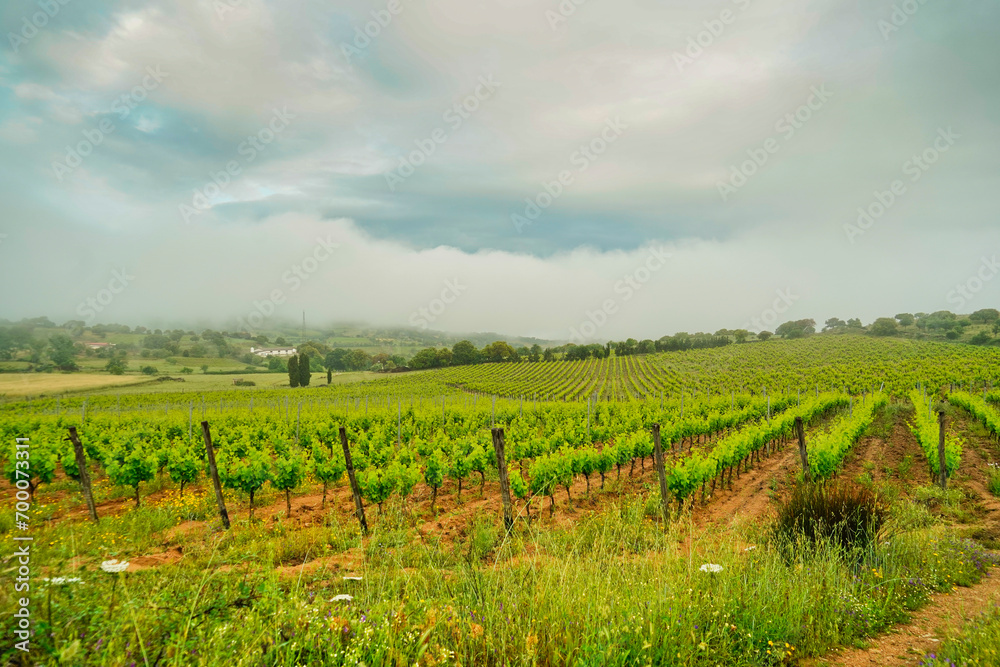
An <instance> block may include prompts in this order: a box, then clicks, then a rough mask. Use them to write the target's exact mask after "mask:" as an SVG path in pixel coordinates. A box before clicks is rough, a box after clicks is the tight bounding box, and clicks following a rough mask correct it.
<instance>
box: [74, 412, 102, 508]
mask: <svg viewBox="0 0 1000 667" xmlns="http://www.w3.org/2000/svg"><path fill="white" fill-rule="evenodd" d="M69 439H70V442H72V443H73V453H74V454H76V468H77V470H79V471H80V486H82V487H83V497H84V498H85V499H86V501H87V511H88V512H90V518H91V519H93V520H94V523H97V521H98V519H97V506H96V505H95V504H94V492H93V490H91V488H90V473H89V472H88V471H87V457H86V456H84V454H83V443H82V442H80V436H79V435H77V432H76V427H75V426H70V427H69Z"/></svg>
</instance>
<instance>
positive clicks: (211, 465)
mask: <svg viewBox="0 0 1000 667" xmlns="http://www.w3.org/2000/svg"><path fill="white" fill-rule="evenodd" d="M201 437H202V439H203V440H204V441H205V453H206V454H208V472H209V474H210V475H211V476H212V486H213V487H215V502H216V504H218V506H219V516H220V517H221V518H222V525H223V527H224V528H225V529H226V530H229V512H227V511H226V501H225V499H223V497H222V482H220V481H219V468H218V466H216V465H215V448H214V447H212V433H211V432H210V431H209V430H208V422H207V421H203V422H202V423H201Z"/></svg>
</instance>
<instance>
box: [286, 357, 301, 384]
mask: <svg viewBox="0 0 1000 667" xmlns="http://www.w3.org/2000/svg"><path fill="white" fill-rule="evenodd" d="M288 386H289V387H298V386H299V359H298V357H296V356H295V355H292V356H290V357H288Z"/></svg>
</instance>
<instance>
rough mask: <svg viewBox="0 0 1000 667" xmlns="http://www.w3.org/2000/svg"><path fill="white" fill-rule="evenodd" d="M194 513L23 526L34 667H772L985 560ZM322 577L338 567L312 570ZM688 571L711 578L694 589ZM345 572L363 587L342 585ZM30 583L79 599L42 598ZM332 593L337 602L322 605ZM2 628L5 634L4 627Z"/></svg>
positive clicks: (711, 540)
mask: <svg viewBox="0 0 1000 667" xmlns="http://www.w3.org/2000/svg"><path fill="white" fill-rule="evenodd" d="M234 502H235V500H234ZM212 504H213V501H212V499H211V498H210V497H209V496H207V495H198V494H186V496H185V497H184V498H181V497H179V496H177V495H176V494H173V495H172V496H169V497H168V498H167V499H165V500H164V501H163V502H161V503H159V504H152V503H149V504H146V505H144V506H143V507H141V508H139V509H138V510H131V511H128V512H125V513H123V514H121V515H120V516H117V517H107V518H105V519H102V521H101V523H100V524H99V525H93V524H90V523H89V522H86V523H85V522H76V523H65V522H64V523H55V524H44V523H42V522H38V523H37V524H36V525H37V528H36V533H35V535H36V541H35V543H34V548H35V551H34V552H33V555H32V558H33V560H32V562H33V563H37V564H38V567H40V568H44V569H43V570H36V571H35V576H36V577H38V579H36V581H37V582H38V584H37V585H39V586H40V590H41V592H40V593H39V594H38V595H37V596H36V597H33V598H32V599H33V605H34V607H33V609H34V618H35V623H36V630H37V633H36V635H35V637H34V639H33V646H34V647H36V648H35V658H36V660H37V661H38V662H39V663H46V664H55V663H56V662H57V659H58V661H59V664H66V665H120V664H129V663H131V662H133V661H134V662H136V663H137V664H143V663H144V661H145V660H147V659H148V661H149V664H152V663H153V662H155V661H157V660H158V661H159V662H158V663H157V664H165V665H186V664H192V662H198V663H201V664H227V665H237V664H254V665H286V664H332V665H339V664H355V663H356V662H357V661H359V660H360V661H363V662H365V663H366V664H370V665H378V664H387V663H392V662H395V661H397V660H398V661H399V664H404V663H405V664H408V665H412V664H414V663H415V662H419V664H421V665H424V664H439V663H440V662H441V661H442V660H443V659H445V658H447V659H448V661H449V662H450V661H451V658H452V656H454V657H456V658H458V659H460V660H461V662H462V663H463V664H476V665H500V664H509V665H564V664H581V665H591V664H602V665H625V664H646V662H647V661H653V660H668V661H669V663H670V664H680V665H715V664H724V665H734V666H737V667H740V666H749V665H778V664H785V663H787V662H789V661H793V660H794V659H795V658H798V657H800V656H801V657H805V656H810V655H820V654H823V653H825V652H826V651H828V650H829V649H831V648H832V647H834V646H837V645H841V644H847V645H851V644H857V643H859V642H863V641H864V640H865V639H866V638H867V637H871V636H874V635H876V634H878V633H879V632H882V631H884V630H886V629H887V628H889V627H890V626H891V625H892V624H894V623H896V622H898V621H900V620H903V619H905V618H906V615H907V613H908V611H910V610H913V609H916V608H917V607H919V606H920V605H921V604H923V603H925V602H926V600H927V599H928V596H929V594H930V593H931V592H933V591H944V590H950V589H951V587H952V586H955V585H969V584H972V583H974V582H975V581H977V580H978V579H979V578H980V577H981V576H982V575H983V571H984V570H985V569H986V562H987V560H988V559H987V557H986V556H984V555H983V554H982V552H981V550H980V549H979V548H978V547H976V546H975V545H973V544H971V543H969V542H965V541H960V540H957V539H955V538H954V537H953V536H952V534H951V533H950V532H949V531H948V530H947V529H945V528H943V527H940V526H938V527H930V528H927V527H921V528H918V529H913V530H902V529H899V530H896V531H894V532H893V533H892V534H887V535H886V537H885V538H884V539H882V540H881V541H879V542H877V543H874V544H872V545H871V546H870V547H868V548H867V549H866V550H865V551H864V553H863V557H862V559H861V560H860V561H859V560H858V559H857V556H856V555H854V556H851V557H847V556H845V555H844V554H843V553H842V552H841V551H840V550H839V548H837V547H836V546H834V545H831V544H830V543H826V542H823V541H819V542H817V543H816V544H813V545H809V546H806V545H799V548H797V549H795V550H794V553H795V554H796V556H795V558H794V559H793V560H792V561H787V560H786V557H785V556H783V554H787V553H788V550H787V549H785V548H783V545H782V544H781V543H780V542H774V541H769V540H768V539H767V538H766V536H765V532H766V531H765V530H763V529H761V528H757V529H753V528H750V529H747V530H748V531H749V532H740V533H733V532H729V531H727V530H722V529H719V530H714V529H713V530H708V531H705V532H697V533H694V534H693V537H692V539H691V540H690V550H687V549H686V548H685V549H681V548H679V547H680V546H681V544H686V543H687V542H686V534H687V533H686V531H687V530H688V525H687V520H686V519H683V520H681V521H678V522H676V523H673V524H671V525H670V526H669V527H668V529H667V530H666V531H664V529H663V527H662V526H661V525H659V524H658V523H656V522H654V521H651V520H649V519H647V518H645V511H644V509H645V505H646V499H645V498H643V497H635V498H626V499H623V500H621V501H620V502H619V503H617V504H614V503H613V504H612V506H611V507H609V508H608V509H606V510H605V511H603V512H600V513H598V514H595V515H593V516H591V517H589V518H584V519H582V520H581V521H580V522H579V523H578V524H576V525H575V526H572V527H569V528H565V529H560V528H545V529H541V530H539V529H537V528H536V527H534V526H533V527H530V528H529V527H527V526H525V525H523V524H520V523H519V524H518V526H517V527H516V529H515V531H514V532H512V533H511V534H509V535H507V534H504V532H503V531H502V530H500V529H499V527H498V522H497V518H496V517H493V516H483V517H480V518H479V519H477V520H476V521H474V522H473V524H472V526H471V527H470V529H469V531H468V533H467V534H466V535H464V537H461V538H459V539H457V540H455V541H454V542H449V541H445V540H442V539H440V536H434V535H430V536H427V537H421V535H420V534H419V533H418V531H417V526H418V525H419V524H421V523H422V520H421V519H419V518H418V517H414V516H412V515H411V514H410V510H408V509H407V508H406V507H405V506H403V505H402V503H400V502H393V503H390V504H389V505H388V506H387V508H386V511H385V513H384V514H383V515H382V516H377V515H376V512H375V510H374V508H372V509H371V510H370V513H369V519H370V521H371V522H372V524H373V526H374V532H373V534H372V535H371V536H370V537H367V538H365V539H364V542H363V543H362V540H361V537H360V535H359V533H358V528H357V526H356V524H355V523H354V522H353V521H352V520H349V518H348V519H340V518H337V517H336V516H334V515H332V514H331V515H329V516H328V517H327V520H326V521H325V522H324V523H322V524H321V525H314V526H312V527H309V528H305V529H303V528H300V527H298V526H296V525H295V524H294V523H291V522H287V521H285V520H284V518H283V516H281V515H280V514H279V517H278V519H277V520H267V521H255V522H254V523H252V524H250V523H247V522H246V521H245V520H241V521H237V522H236V523H235V524H234V527H233V529H232V530H230V531H221V530H219V526H218V522H217V521H215V520H212V519H211V517H212ZM193 516H194V517H202V518H207V519H208V522H207V524H206V525H205V527H204V528H203V529H201V530H198V531H195V532H193V533H189V534H188V535H187V537H186V538H185V542H184V544H183V553H184V558H183V560H182V561H181V562H180V563H178V564H176V565H165V566H161V567H158V568H154V569H148V570H144V571H140V572H135V573H128V574H126V575H120V579H119V582H118V583H117V584H116V583H115V577H118V576H119V575H109V574H106V573H104V572H101V571H99V570H97V569H95V567H94V566H95V564H96V563H97V562H99V561H100V560H101V559H103V558H110V557H115V558H120V559H126V560H127V559H130V558H135V557H137V556H140V555H144V554H150V553H156V552H159V551H162V550H163V549H164V544H165V537H164V536H165V534H166V533H165V531H166V530H168V529H169V528H170V527H172V526H173V525H176V524H177V523H180V522H181V521H185V520H188V518H189V517H193ZM4 541H5V542H9V541H8V540H4ZM747 544H753V545H755V547H754V548H753V549H747V547H746V545H747ZM931 554H934V555H933V556H931ZM338 558H340V559H345V558H346V559H347V560H341V561H337V560H336V559H338ZM329 559H334V562H341V563H344V567H345V569H341V570H338V569H334V568H332V567H322V565H324V564H329V562H330V560H329ZM309 563H313V566H311V567H309V568H303V569H296V568H297V566H299V565H301V564H309ZM707 563H712V564H718V565H721V567H722V570H721V572H719V573H717V574H712V573H708V572H704V571H702V570H701V565H703V564H707ZM74 564H77V565H78V566H79V565H80V564H86V565H87V567H84V568H80V567H74ZM278 568H282V569H283V570H284V572H285V574H284V575H282V574H281V572H282V570H281V569H278ZM348 571H350V572H359V573H361V574H363V580H362V581H345V580H344V579H343V574H345V573H347V572H348ZM41 576H77V577H80V578H81V579H83V583H82V584H67V585H63V586H56V587H53V588H52V589H51V594H49V593H50V591H49V589H48V588H46V587H44V586H43V585H42V584H41V582H40V577H41ZM113 591H114V592H113ZM338 594H348V595H351V596H353V600H351V601H348V602H343V601H332V598H333V597H334V596H335V595H338ZM12 595H13V593H12V589H11V588H10V587H8V588H4V589H0V605H4V608H13V604H14V601H13V600H12V599H11V596H12ZM112 596H115V600H116V601H115V608H114V610H112V609H111V608H110V604H111V603H110V600H111V598H112ZM50 619H51V624H50ZM3 623H4V625H5V627H4V631H5V632H8V633H9V632H10V631H11V628H10V624H11V618H10V617H9V616H7V617H6V619H5V620H4V621H3ZM8 636H10V635H8ZM140 637H141V639H140ZM139 647H143V648H145V653H146V655H145V656H144V655H143V652H142V650H140V648H139ZM4 650H5V651H6V652H5V654H4V656H3V657H4V658H9V657H10V655H11V649H10V646H9V645H7V646H6V647H5V648H4ZM657 656H658V658H657Z"/></svg>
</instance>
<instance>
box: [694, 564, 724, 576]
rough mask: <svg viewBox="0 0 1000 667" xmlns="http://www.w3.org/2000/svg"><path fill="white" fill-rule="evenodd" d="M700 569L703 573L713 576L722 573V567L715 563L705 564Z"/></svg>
mask: <svg viewBox="0 0 1000 667" xmlns="http://www.w3.org/2000/svg"><path fill="white" fill-rule="evenodd" d="M698 569H699V570H701V571H702V572H711V573H712V574H717V573H719V572H722V566H721V565H716V564H715V563H705V564H704V565H702V566H701V567H699V568H698Z"/></svg>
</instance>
